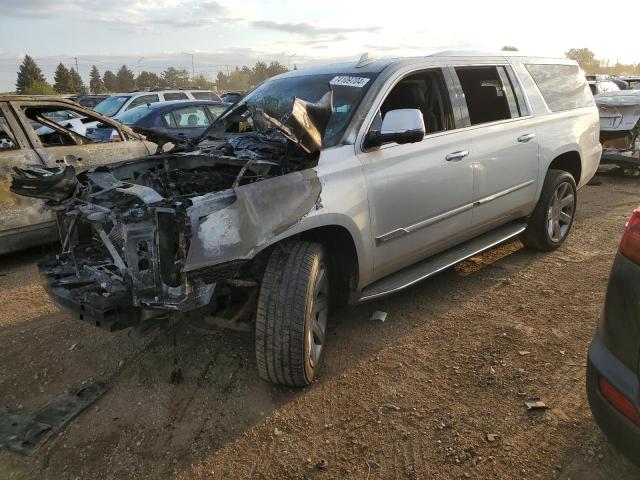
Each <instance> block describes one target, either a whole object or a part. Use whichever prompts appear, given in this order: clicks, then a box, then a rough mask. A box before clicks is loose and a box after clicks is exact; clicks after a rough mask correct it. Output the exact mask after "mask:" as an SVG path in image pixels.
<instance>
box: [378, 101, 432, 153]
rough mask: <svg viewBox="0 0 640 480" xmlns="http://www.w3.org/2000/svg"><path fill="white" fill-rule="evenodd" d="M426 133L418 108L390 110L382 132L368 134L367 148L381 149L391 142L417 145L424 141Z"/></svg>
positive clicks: (381, 129) (383, 121) (385, 117)
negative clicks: (381, 146)
mask: <svg viewBox="0 0 640 480" xmlns="http://www.w3.org/2000/svg"><path fill="white" fill-rule="evenodd" d="M425 133H426V129H425V126H424V118H423V117H422V112H421V111H420V110H418V109H417V108H402V109H399V110H390V111H388V112H387V114H386V115H385V116H384V119H383V120H382V127H381V128H380V130H379V131H370V132H369V133H368V134H367V136H366V138H365V147H366V148H369V147H379V146H380V145H384V144H385V143H391V142H395V143H398V144H404V143H416V142H420V141H422V139H423V138H424V136H425Z"/></svg>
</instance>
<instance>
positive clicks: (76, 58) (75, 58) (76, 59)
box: [73, 57, 80, 73]
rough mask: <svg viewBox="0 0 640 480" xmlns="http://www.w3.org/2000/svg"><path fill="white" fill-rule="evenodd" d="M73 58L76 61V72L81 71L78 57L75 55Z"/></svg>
mask: <svg viewBox="0 0 640 480" xmlns="http://www.w3.org/2000/svg"><path fill="white" fill-rule="evenodd" d="M73 59H74V60H75V61H76V73H80V71H79V70H78V57H73Z"/></svg>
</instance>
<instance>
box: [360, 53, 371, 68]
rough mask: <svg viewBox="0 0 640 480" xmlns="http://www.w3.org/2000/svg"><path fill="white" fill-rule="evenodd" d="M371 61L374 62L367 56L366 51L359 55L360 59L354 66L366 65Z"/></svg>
mask: <svg viewBox="0 0 640 480" xmlns="http://www.w3.org/2000/svg"><path fill="white" fill-rule="evenodd" d="M373 62H375V60H374V59H373V58H369V54H368V53H363V54H362V56H361V57H360V60H358V63H356V68H362V67H366V66H367V65H369V64H370V63H373Z"/></svg>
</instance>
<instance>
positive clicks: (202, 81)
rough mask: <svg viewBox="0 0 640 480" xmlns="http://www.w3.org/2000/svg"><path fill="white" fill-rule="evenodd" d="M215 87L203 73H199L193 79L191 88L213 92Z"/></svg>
mask: <svg viewBox="0 0 640 480" xmlns="http://www.w3.org/2000/svg"><path fill="white" fill-rule="evenodd" d="M214 87H215V85H214V84H213V82H210V81H209V80H207V77H205V76H204V75H203V74H202V73H198V74H197V75H196V76H195V77H193V78H192V79H191V88H197V89H198V90H213V88H214Z"/></svg>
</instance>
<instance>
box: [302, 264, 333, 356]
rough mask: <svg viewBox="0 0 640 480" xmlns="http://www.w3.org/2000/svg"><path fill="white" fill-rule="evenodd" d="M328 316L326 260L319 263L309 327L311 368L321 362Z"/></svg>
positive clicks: (308, 339)
mask: <svg viewBox="0 0 640 480" xmlns="http://www.w3.org/2000/svg"><path fill="white" fill-rule="evenodd" d="M328 317H329V280H328V278H327V266H326V265H325V263H324V262H321V263H320V265H318V274H317V275H316V280H315V283H314V285H313V304H312V306H311V315H310V318H309V323H308V327H307V351H308V352H309V364H310V366H311V368H315V367H316V365H318V363H319V362H320V356H321V354H322V348H323V347H324V338H325V334H326V331H327V319H328Z"/></svg>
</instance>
